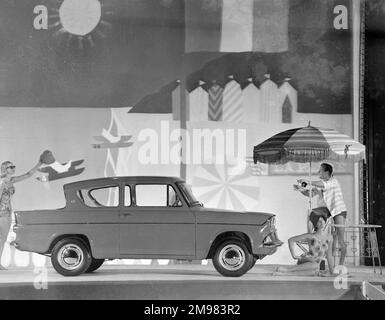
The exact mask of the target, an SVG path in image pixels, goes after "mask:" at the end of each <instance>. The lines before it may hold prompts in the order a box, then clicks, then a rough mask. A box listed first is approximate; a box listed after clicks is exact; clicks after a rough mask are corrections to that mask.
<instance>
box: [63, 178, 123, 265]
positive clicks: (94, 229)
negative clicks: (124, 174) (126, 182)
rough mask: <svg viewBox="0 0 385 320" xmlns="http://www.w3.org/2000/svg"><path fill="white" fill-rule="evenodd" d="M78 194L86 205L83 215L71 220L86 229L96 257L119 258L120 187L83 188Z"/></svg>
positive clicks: (84, 230) (75, 212)
mask: <svg viewBox="0 0 385 320" xmlns="http://www.w3.org/2000/svg"><path fill="white" fill-rule="evenodd" d="M77 195H78V197H79V199H80V200H81V202H82V203H83V204H84V206H85V207H84V210H82V211H81V213H80V214H79V212H78V211H74V212H73V213H71V214H73V215H74V217H73V218H71V217H70V216H69V217H68V220H69V221H78V222H79V223H78V225H77V228H78V229H77V230H82V231H83V233H84V234H85V235H87V236H88V237H89V238H90V240H91V241H92V254H93V256H94V257H95V258H106V257H117V256H118V254H119V249H118V248H119V238H118V235H117V234H118V230H119V221H120V220H119V219H120V207H121V205H120V204H119V185H118V184H111V185H99V186H92V187H85V188H82V189H79V190H78V192H77Z"/></svg>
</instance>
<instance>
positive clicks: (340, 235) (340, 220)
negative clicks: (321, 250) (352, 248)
mask: <svg viewBox="0 0 385 320" xmlns="http://www.w3.org/2000/svg"><path fill="white" fill-rule="evenodd" d="M334 222H335V224H343V225H344V224H345V217H344V216H343V215H342V214H340V215H338V216H335V217H334ZM344 234H345V228H339V227H336V233H335V235H334V237H333V246H335V242H336V241H335V240H336V238H337V239H338V243H339V245H340V249H341V256H340V262H339V264H340V265H343V264H344V262H345V256H346V249H347V246H346V243H345V237H344Z"/></svg>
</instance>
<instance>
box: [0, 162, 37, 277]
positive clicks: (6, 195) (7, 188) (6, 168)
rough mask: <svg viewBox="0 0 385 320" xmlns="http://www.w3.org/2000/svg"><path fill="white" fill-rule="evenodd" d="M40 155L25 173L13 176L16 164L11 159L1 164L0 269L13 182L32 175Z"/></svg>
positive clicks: (10, 211) (9, 216)
mask: <svg viewBox="0 0 385 320" xmlns="http://www.w3.org/2000/svg"><path fill="white" fill-rule="evenodd" d="M42 163H43V162H42V157H40V159H39V162H38V163H37V164H36V165H35V166H34V167H33V168H32V169H31V170H29V171H28V172H27V173H25V174H22V175H20V176H15V169H16V166H15V165H14V164H13V163H12V162H11V161H5V162H3V163H2V164H1V168H0V170H1V176H0V270H6V268H4V267H3V266H2V265H1V256H2V254H3V249H4V245H5V242H6V241H7V237H8V233H9V229H10V227H11V224H12V204H11V199H12V196H13V194H14V193H15V187H14V184H15V183H17V182H20V181H23V180H25V179H28V178H30V177H32V175H33V174H34V173H35V172H36V171H37V169H38V168H39V167H40V165H41V164H42Z"/></svg>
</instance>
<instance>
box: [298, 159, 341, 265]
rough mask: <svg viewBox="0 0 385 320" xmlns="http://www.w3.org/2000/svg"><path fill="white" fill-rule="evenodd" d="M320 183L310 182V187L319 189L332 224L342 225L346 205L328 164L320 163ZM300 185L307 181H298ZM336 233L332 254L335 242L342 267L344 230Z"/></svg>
mask: <svg viewBox="0 0 385 320" xmlns="http://www.w3.org/2000/svg"><path fill="white" fill-rule="evenodd" d="M318 173H319V177H320V179H321V180H320V181H312V185H313V186H314V187H316V188H319V189H320V190H321V192H322V194H323V199H324V201H325V204H326V207H327V208H328V209H329V211H330V214H331V216H332V217H333V220H334V223H335V224H338V225H344V224H345V221H346V214H347V210H346V205H345V202H344V199H343V195H342V190H341V186H340V184H339V182H338V180H337V179H336V178H334V176H333V167H332V166H331V165H330V164H328V163H322V164H321V166H320V169H319V171H318ZM298 181H299V182H300V183H302V182H305V183H309V181H307V180H304V179H300V180H298ZM335 230H336V232H335V233H334V234H333V252H334V251H335V247H336V240H337V239H338V243H339V245H340V249H341V255H340V261H339V264H340V265H343V264H344V261H345V256H346V247H347V246H346V243H345V239H344V232H345V228H343V227H336V228H335Z"/></svg>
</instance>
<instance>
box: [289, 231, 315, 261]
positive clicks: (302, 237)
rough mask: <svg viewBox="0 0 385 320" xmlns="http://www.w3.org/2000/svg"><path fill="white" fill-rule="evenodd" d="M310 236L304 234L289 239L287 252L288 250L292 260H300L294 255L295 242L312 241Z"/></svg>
mask: <svg viewBox="0 0 385 320" xmlns="http://www.w3.org/2000/svg"><path fill="white" fill-rule="evenodd" d="M312 237H313V236H312V234H310V233H305V234H301V235H299V236H295V237H292V238H290V239H289V241H288V243H289V250H290V253H291V256H292V257H293V259H300V258H301V257H300V256H297V255H296V254H295V244H296V242H300V241H309V240H311V239H312Z"/></svg>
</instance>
